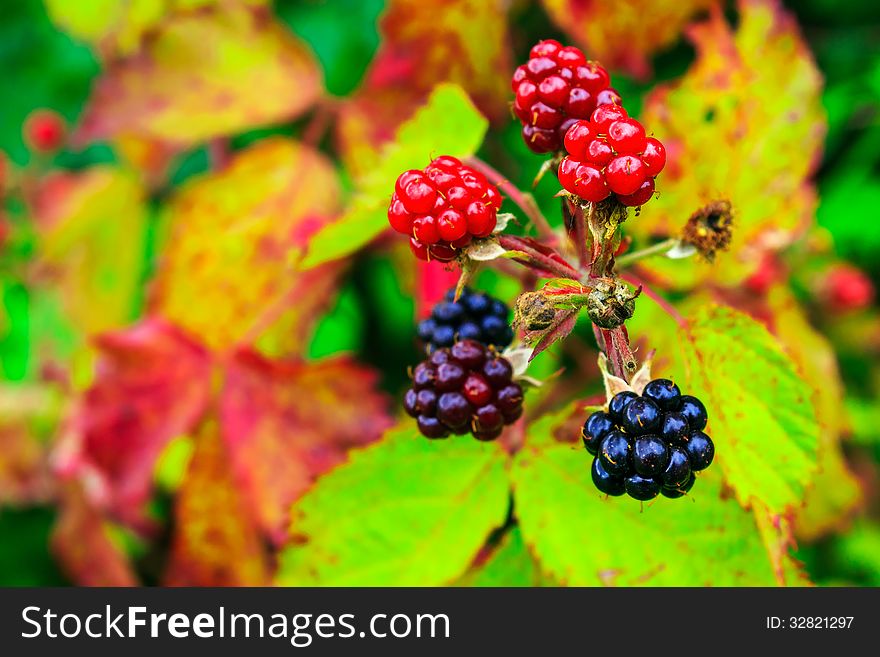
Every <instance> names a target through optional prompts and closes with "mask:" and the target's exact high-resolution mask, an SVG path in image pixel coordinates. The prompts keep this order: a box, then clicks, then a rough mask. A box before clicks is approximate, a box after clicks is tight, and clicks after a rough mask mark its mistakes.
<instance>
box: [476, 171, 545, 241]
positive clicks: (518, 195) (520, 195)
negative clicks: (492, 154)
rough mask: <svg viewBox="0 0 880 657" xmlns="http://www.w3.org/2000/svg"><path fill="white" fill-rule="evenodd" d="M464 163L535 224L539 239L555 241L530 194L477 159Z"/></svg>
mask: <svg viewBox="0 0 880 657" xmlns="http://www.w3.org/2000/svg"><path fill="white" fill-rule="evenodd" d="M465 162H466V163H467V165H468V166H470V167H473V168H474V169H476V170H477V171H479V172H480V173H482V174H483V175H484V176H486V178H487V179H488V180H489V182H491V183H492V184H493V185H495V186H496V187H498V189H499V190H500V191H501V193H502V194H504V195H506V196H507V198H509V199H510V200H511V201H513V202H514V203H515V204H516V205H517V207H519V209H520V210H522V211H523V213H524V214H525V215H526V217H528V218H529V221H531V222H532V223H533V224H535V228H536V229H537V231H538V235H539V236H540V237H542V238H543V239H547V240H552V241H553V242H555V241H556V233H554V232H553V227H552V226H551V225H550V222H549V221H547V217H545V216H544V214H543V213H542V212H541V209H540V208H539V207H538V204H537V203H535V199H534V197H533V196H532V195H531V194H527V193H525V192H523V191H521V190H520V189H519V188H517V186H516V185H514V184H513V183H511V182H510V181H509V180H508V179H507V178H505V177H504V176H503V175H501V172H500V171H498V170H497V169H495V168H493V167H492V165H490V164H488V163H487V162H484V161H483V160H481V159H480V158H478V157H469V158H466V160H465Z"/></svg>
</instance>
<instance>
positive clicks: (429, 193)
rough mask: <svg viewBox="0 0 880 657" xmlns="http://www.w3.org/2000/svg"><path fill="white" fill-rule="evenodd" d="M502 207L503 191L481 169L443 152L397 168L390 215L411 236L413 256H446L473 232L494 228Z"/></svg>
mask: <svg viewBox="0 0 880 657" xmlns="http://www.w3.org/2000/svg"><path fill="white" fill-rule="evenodd" d="M500 207H501V194H500V193H499V192H498V189H497V188H496V187H495V186H494V185H493V184H491V183H490V182H489V181H488V180H486V177H485V176H484V175H483V174H481V173H480V172H479V171H476V170H474V169H472V168H471V167H469V166H467V165H465V164H462V163H461V162H460V161H459V160H458V159H456V158H454V157H452V156H449V155H443V156H441V157H438V158H436V159H435V160H433V161H432V162H431V163H430V164H429V165H428V166H427V167H425V168H424V170H422V171H418V170H415V169H411V170H409V171H404V172H403V173H402V174H400V176H399V177H398V178H397V182H396V183H395V185H394V194H393V195H392V197H391V205H390V206H389V207H388V221H389V222H390V224H391V227H392V228H393V229H394V230H396V231H397V232H398V233H403V234H404V235H409V236H410V247H411V248H412V251H413V253H414V254H415V255H416V257H417V258H420V259H421V260H439V261H441V262H448V261H450V260H453V259H454V258H455V256H456V255H458V250H459V249H462V248H464V247H465V246H467V245H468V244H470V242H471V240H472V239H473V238H475V237H488V236H489V235H491V234H492V231H493V230H494V229H495V224H496V220H497V215H498V210H499V208H500Z"/></svg>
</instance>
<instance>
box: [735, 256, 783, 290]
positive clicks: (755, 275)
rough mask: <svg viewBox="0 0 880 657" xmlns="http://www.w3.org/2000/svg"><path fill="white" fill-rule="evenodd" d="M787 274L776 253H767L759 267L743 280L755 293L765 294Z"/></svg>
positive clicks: (746, 286)
mask: <svg viewBox="0 0 880 657" xmlns="http://www.w3.org/2000/svg"><path fill="white" fill-rule="evenodd" d="M786 276H787V272H786V270H785V266H784V265H783V264H782V262H780V260H779V258H777V257H776V255H775V254H772V253H765V254H764V256H763V257H762V258H761V262H760V263H759V264H758V267H757V269H755V271H754V272H752V273H751V275H750V276H749V277H748V278H747V279H746V280H745V281H743V285H744V286H745V288H746V289H747V290H749V291H750V292H753V293H754V294H758V295H764V294H767V292H768V291H769V290H770V288H771V287H773V285H774V284H775V283H777V282H779V281H781V280H783V279H784V278H785V277H786Z"/></svg>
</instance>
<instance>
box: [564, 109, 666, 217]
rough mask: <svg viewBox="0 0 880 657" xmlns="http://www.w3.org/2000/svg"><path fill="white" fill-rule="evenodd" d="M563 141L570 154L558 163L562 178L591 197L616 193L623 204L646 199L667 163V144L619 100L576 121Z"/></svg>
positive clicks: (587, 198)
mask: <svg viewBox="0 0 880 657" xmlns="http://www.w3.org/2000/svg"><path fill="white" fill-rule="evenodd" d="M564 143H565V150H566V151H567V152H568V156H567V157H565V158H563V160H562V162H560V164H559V182H560V184H561V185H562V186H563V188H565V190H566V191H568V192H570V193H572V194H574V195H575V196H578V197H580V198H581V199H583V200H585V201H590V202H592V203H598V202H599V201H604V200H605V199H606V198H608V196H610V195H611V194H614V195H615V196H616V197H617V200H618V201H619V202H620V203H622V204H623V205H627V206H638V205H643V204H645V203H646V202H647V201H648V200H649V199H650V198H651V196H652V195H653V194H654V178H655V177H656V176H657V174H658V173H660V172H661V171H662V170H663V167H664V166H665V165H666V149H665V148H664V147H663V144H661V143H660V141H659V140H657V139H655V138H654V137H648V136H646V135H645V129H644V128H643V127H642V124H641V123H639V122H638V121H636V120H635V119H633V118H630V117H629V116H627V113H626V110H625V109H624V108H623V107H621V106H619V105H608V106H603V107H599V108H597V109H596V111H595V112H593V115H592V116H591V117H590V120H589V121H578V122H577V123H575V124H574V125H572V126H571V128H569V130H568V132H567V133H566V134H565V141H564Z"/></svg>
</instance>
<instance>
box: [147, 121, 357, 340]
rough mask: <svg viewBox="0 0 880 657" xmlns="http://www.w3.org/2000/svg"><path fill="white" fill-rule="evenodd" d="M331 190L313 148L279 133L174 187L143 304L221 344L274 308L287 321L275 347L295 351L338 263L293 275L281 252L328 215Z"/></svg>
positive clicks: (331, 176)
mask: <svg viewBox="0 0 880 657" xmlns="http://www.w3.org/2000/svg"><path fill="white" fill-rule="evenodd" d="M339 193H340V192H339V186H338V182H337V179H336V174H335V172H334V170H333V168H332V165H331V163H330V162H329V161H328V160H327V159H326V158H325V157H324V156H323V155H321V154H320V153H318V152H317V151H313V150H311V149H309V148H306V147H304V146H301V145H300V144H298V143H296V142H293V141H290V140H286V139H281V138H275V139H270V140H264V141H262V142H259V143H257V144H256V145H254V146H252V147H250V148H248V149H247V150H245V151H242V152H240V153H238V154H237V155H236V156H235V157H234V158H233V159H232V161H231V162H230V163H229V165H228V166H227V167H226V168H225V169H223V170H222V171H218V172H216V173H210V174H206V175H204V176H201V177H199V178H196V179H195V180H193V181H191V182H190V183H188V184H186V185H184V187H183V188H182V189H181V190H180V191H179V192H178V193H177V194H176V196H175V197H174V198H173V199H172V200H171V201H170V204H169V207H168V211H167V216H166V219H167V221H168V223H169V233H170V235H169V239H168V244H167V246H166V250H165V253H164V255H163V258H162V260H161V262H160V268H159V273H158V276H157V280H156V286H155V288H154V290H153V295H152V302H151V309H152V310H153V311H155V312H158V313H159V314H161V315H162V316H164V317H166V318H167V319H170V320H172V321H173V322H175V323H176V324H178V325H180V326H181V327H183V328H185V329H187V330H188V331H189V332H191V333H193V334H194V335H198V336H200V338H201V340H202V341H203V343H204V344H206V345H207V346H208V347H210V348H214V349H223V348H227V347H231V346H232V345H234V344H236V343H238V342H240V341H242V340H246V341H248V342H252V339H253V338H256V337H258V336H259V335H262V333H263V332H264V330H263V329H265V328H268V327H262V328H261V327H260V326H259V323H260V316H261V314H262V313H264V312H265V311H267V310H268V309H269V308H270V307H273V306H274V307H276V308H277V309H278V310H279V311H286V320H285V325H287V326H289V327H290V330H289V333H287V334H286V336H285V338H284V340H283V341H282V346H284V347H286V350H285V349H282V348H281V347H279V352H285V351H286V353H290V352H295V351H296V350H297V349H298V348H299V347H301V346H302V344H303V343H304V341H305V340H306V339H307V337H308V335H309V330H310V328H311V321H312V320H314V319H315V318H316V315H317V312H318V309H320V308H322V307H323V306H324V305H325V304H327V303H329V302H331V301H332V299H333V297H332V294H333V292H334V290H335V282H336V279H335V273H336V272H337V271H338V265H332V266H330V267H329V268H326V267H324V268H316V269H313V270H310V271H309V272H305V273H302V274H295V273H294V270H293V267H292V264H293V263H291V262H288V258H287V256H288V253H289V252H291V251H293V250H296V249H297V248H299V249H300V250H301V247H302V246H303V245H304V244H306V242H307V240H308V238H309V237H310V236H311V235H312V233H314V232H315V231H316V230H317V229H319V228H320V227H321V226H323V225H324V224H325V223H326V222H327V221H328V220H329V219H331V218H332V217H333V215H334V214H335V213H336V211H337V208H338V199H339ZM273 324H274V322H273ZM252 331H253V332H252Z"/></svg>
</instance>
